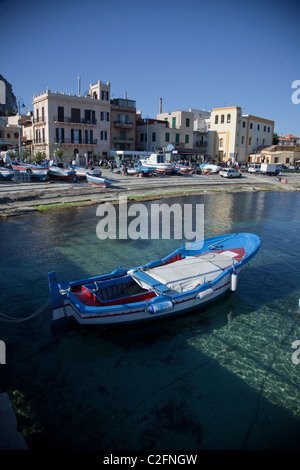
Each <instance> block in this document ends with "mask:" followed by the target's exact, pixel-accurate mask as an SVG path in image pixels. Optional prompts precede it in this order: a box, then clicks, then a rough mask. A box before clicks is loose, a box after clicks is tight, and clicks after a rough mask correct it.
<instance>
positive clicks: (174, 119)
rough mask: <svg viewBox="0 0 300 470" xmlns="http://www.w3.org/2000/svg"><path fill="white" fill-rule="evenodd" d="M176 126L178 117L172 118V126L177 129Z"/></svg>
mask: <svg viewBox="0 0 300 470" xmlns="http://www.w3.org/2000/svg"><path fill="white" fill-rule="evenodd" d="M175 127H176V117H173V118H172V128H173V129H175Z"/></svg>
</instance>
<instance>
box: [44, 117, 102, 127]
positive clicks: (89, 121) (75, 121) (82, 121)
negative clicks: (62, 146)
mask: <svg viewBox="0 0 300 470" xmlns="http://www.w3.org/2000/svg"><path fill="white" fill-rule="evenodd" d="M53 121H54V122H64V123H67V124H69V123H70V124H89V125H93V126H95V125H96V124H97V119H85V118H72V117H64V118H63V119H61V118H58V116H54V118H53Z"/></svg>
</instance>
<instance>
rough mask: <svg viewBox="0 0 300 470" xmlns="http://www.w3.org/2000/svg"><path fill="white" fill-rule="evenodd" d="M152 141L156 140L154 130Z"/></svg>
mask: <svg viewBox="0 0 300 470" xmlns="http://www.w3.org/2000/svg"><path fill="white" fill-rule="evenodd" d="M152 142H156V132H152Z"/></svg>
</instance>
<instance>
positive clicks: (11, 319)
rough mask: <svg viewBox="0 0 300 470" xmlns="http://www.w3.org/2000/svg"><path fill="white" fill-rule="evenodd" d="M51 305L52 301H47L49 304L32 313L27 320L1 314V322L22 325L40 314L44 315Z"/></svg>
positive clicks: (46, 303)
mask: <svg viewBox="0 0 300 470" xmlns="http://www.w3.org/2000/svg"><path fill="white" fill-rule="evenodd" d="M50 304H51V299H49V300H47V302H45V303H44V304H43V305H42V306H41V307H40V308H38V309H37V310H36V311H35V312H34V313H32V314H31V315H29V316H28V317H25V318H16V317H10V316H9V315H5V313H1V312H0V320H2V321H6V322H8V323H22V322H24V321H27V320H30V319H31V318H34V317H36V316H37V315H39V314H40V313H42V312H43V311H44V310H45V309H46V308H47V307H48V306H49V305H50ZM1 317H2V318H1Z"/></svg>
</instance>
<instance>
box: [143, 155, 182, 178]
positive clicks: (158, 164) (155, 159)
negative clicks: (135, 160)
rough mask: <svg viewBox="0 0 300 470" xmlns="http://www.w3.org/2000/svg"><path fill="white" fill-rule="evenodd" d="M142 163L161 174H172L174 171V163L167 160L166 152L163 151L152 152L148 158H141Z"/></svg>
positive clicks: (147, 168)
mask: <svg viewBox="0 0 300 470" xmlns="http://www.w3.org/2000/svg"><path fill="white" fill-rule="evenodd" d="M140 162H141V165H142V167H143V168H144V169H146V170H148V171H153V172H155V173H161V174H172V173H174V166H173V163H171V162H167V161H166V158H165V154H164V153H162V152H159V153H152V154H151V155H150V156H149V157H147V158H140Z"/></svg>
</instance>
